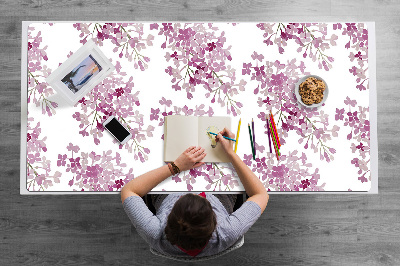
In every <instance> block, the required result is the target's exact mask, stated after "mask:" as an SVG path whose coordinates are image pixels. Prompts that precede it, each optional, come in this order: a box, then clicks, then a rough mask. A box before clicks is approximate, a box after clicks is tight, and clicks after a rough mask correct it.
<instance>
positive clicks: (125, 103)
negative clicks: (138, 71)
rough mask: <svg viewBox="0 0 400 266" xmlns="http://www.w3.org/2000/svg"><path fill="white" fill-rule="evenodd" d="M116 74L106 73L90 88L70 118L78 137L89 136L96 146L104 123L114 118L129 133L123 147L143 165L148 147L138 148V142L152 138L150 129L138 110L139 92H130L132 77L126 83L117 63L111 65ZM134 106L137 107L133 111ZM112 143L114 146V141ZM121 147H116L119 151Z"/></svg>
mask: <svg viewBox="0 0 400 266" xmlns="http://www.w3.org/2000/svg"><path fill="white" fill-rule="evenodd" d="M115 68H116V73H112V74H110V75H109V76H108V77H107V78H105V79H104V80H103V82H102V83H101V84H99V85H97V86H96V87H94V88H93V89H92V91H91V92H90V93H88V94H87V95H86V96H85V97H83V98H82V99H81V100H79V101H78V102H77V103H76V105H75V106H76V107H80V108H81V111H80V112H75V113H74V114H73V115H72V117H73V118H74V119H75V120H76V121H78V122H79V123H80V124H79V128H80V131H79V134H81V135H82V137H87V136H91V137H93V141H94V143H95V144H96V145H99V144H100V139H101V138H102V137H103V131H104V127H103V125H102V122H104V121H105V120H106V119H107V117H109V116H111V115H113V116H115V117H118V118H119V119H120V120H121V121H120V122H121V123H122V124H123V125H125V126H126V127H127V128H128V130H129V131H130V132H131V134H132V140H131V141H129V142H127V143H126V144H125V145H124V147H125V148H126V149H127V150H128V151H129V152H130V153H134V158H135V160H138V159H140V161H141V162H145V161H146V160H147V159H148V156H147V154H149V153H150V150H149V149H148V148H145V147H144V146H142V145H141V142H142V141H144V140H146V139H147V138H149V137H152V136H153V130H154V127H153V126H152V125H148V126H147V127H145V125H144V121H143V117H144V115H143V114H142V113H141V112H140V111H139V106H140V100H139V91H136V92H133V86H134V84H133V82H132V81H133V78H132V77H129V79H128V80H127V81H126V80H125V79H124V78H123V77H124V76H126V73H125V72H122V71H121V64H120V63H119V62H118V61H117V62H116V64H115ZM135 106H137V108H134V107H135ZM114 143H117V141H116V140H114ZM122 147H123V145H120V149H121V148H122Z"/></svg>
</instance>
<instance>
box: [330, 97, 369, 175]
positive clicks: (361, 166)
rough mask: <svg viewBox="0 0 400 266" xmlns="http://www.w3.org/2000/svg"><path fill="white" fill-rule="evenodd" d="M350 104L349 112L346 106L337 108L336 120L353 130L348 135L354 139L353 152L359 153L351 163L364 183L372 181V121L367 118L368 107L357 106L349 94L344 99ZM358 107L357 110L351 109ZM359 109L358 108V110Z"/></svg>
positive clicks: (348, 137) (350, 138) (349, 138)
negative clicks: (370, 163)
mask: <svg viewBox="0 0 400 266" xmlns="http://www.w3.org/2000/svg"><path fill="white" fill-rule="evenodd" d="M344 103H345V104H346V105H347V106H348V112H346V111H345V109H344V108H342V109H338V108H336V115H335V120H336V121H339V120H340V121H343V123H344V126H346V127H350V129H351V131H350V133H349V134H348V135H347V139H348V140H352V143H351V146H350V149H351V151H352V153H356V154H358V157H355V158H353V159H352V160H351V164H354V167H356V168H358V174H359V175H360V176H359V177H358V180H360V181H361V182H362V183H364V182H368V181H371V172H370V169H369V162H370V122H369V120H368V119H367V115H368V112H369V108H368V107H363V106H357V107H358V108H356V105H357V101H356V100H351V99H350V98H349V97H348V96H347V97H346V99H345V100H344ZM352 108H356V111H354V109H353V111H352V110H351V109H352ZM357 109H358V110H357Z"/></svg>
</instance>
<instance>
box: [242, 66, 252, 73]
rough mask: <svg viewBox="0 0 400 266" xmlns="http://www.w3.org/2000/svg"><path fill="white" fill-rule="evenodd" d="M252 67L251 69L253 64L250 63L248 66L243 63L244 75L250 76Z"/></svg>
mask: <svg viewBox="0 0 400 266" xmlns="http://www.w3.org/2000/svg"><path fill="white" fill-rule="evenodd" d="M250 67H251V63H248V64H246V63H243V69H242V75H250V73H251V70H250Z"/></svg>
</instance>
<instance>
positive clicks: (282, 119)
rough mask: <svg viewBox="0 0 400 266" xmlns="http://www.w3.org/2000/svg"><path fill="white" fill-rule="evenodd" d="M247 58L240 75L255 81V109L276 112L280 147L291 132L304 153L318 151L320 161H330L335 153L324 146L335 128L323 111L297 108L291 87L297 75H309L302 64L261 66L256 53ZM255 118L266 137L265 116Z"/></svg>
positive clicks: (297, 78)
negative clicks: (256, 101) (263, 129)
mask: <svg viewBox="0 0 400 266" xmlns="http://www.w3.org/2000/svg"><path fill="white" fill-rule="evenodd" d="M251 57H252V59H253V62H249V63H243V69H242V74H243V75H250V76H251V79H252V80H255V81H257V84H258V85H257V88H256V89H255V90H254V94H255V95H258V96H259V97H258V106H259V107H264V108H265V109H267V110H268V109H269V110H277V111H274V114H273V115H274V116H275V117H276V123H277V125H279V126H278V127H277V130H278V135H279V136H280V142H281V144H282V145H284V144H285V143H286V141H285V138H287V137H288V133H289V131H295V132H296V133H297V135H300V136H301V138H300V139H299V140H298V142H299V143H302V142H303V141H305V140H306V144H305V145H304V149H308V148H309V147H310V148H311V149H313V150H314V152H315V153H317V152H318V151H319V153H320V159H321V160H326V161H327V162H329V161H331V160H333V159H334V157H333V154H334V153H336V150H335V149H334V148H332V147H329V146H327V145H326V144H325V142H326V141H328V140H330V139H331V138H332V137H337V136H338V134H337V131H338V130H339V127H338V126H337V125H329V115H328V114H325V113H324V111H323V110H318V109H317V108H314V109H311V110H305V109H304V108H299V106H298V103H297V100H296V98H295V95H294V85H295V83H296V82H297V81H298V80H299V78H300V77H301V75H307V74H309V73H308V72H305V65H304V62H300V63H299V64H298V63H296V59H292V60H288V61H287V62H286V63H281V62H279V61H278V60H276V61H275V62H269V61H265V62H263V60H264V56H263V55H262V54H258V53H257V52H254V53H253V55H252V56H251ZM257 117H258V118H259V119H261V121H264V128H265V130H266V131H265V133H267V124H266V117H267V114H266V113H264V112H259V114H258V116H257ZM311 120H313V121H311ZM330 126H331V128H330ZM309 141H310V144H309Z"/></svg>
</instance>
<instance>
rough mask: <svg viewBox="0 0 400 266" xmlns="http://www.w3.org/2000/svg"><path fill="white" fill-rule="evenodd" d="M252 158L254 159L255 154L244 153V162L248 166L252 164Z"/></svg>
mask: <svg viewBox="0 0 400 266" xmlns="http://www.w3.org/2000/svg"><path fill="white" fill-rule="evenodd" d="M252 160H253V156H252V155H251V154H249V155H247V154H244V155H243V162H244V163H245V164H246V165H247V166H251V164H252Z"/></svg>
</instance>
